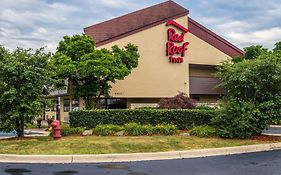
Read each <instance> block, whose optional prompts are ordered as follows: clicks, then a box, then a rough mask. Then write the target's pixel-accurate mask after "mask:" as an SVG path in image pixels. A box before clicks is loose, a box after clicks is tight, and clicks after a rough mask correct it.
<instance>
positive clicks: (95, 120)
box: [69, 109, 216, 129]
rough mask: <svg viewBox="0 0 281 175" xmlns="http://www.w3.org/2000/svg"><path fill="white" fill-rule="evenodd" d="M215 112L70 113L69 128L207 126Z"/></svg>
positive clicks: (141, 110)
mask: <svg viewBox="0 0 281 175" xmlns="http://www.w3.org/2000/svg"><path fill="white" fill-rule="evenodd" d="M215 113H216V112H215V110H200V109H111V110H92V111H74V112H71V113H70V116H69V122H70V126H71V127H86V128H88V129H91V128H95V127H96V126H97V125H99V124H117V125H124V124H127V123H132V122H135V123H139V124H142V125H145V124H150V125H153V126H155V125H158V124H173V125H176V126H177V127H178V128H179V129H191V128H192V127H193V126H200V125H208V124H210V122H211V119H212V118H213V117H214V115H215Z"/></svg>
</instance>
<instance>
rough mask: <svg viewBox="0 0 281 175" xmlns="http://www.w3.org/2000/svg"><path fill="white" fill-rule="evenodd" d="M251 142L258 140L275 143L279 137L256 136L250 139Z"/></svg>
mask: <svg viewBox="0 0 281 175" xmlns="http://www.w3.org/2000/svg"><path fill="white" fill-rule="evenodd" d="M250 139H251V140H260V141H277V140H279V139H280V137H277V136H268V135H256V136H252V137H251V138H250Z"/></svg>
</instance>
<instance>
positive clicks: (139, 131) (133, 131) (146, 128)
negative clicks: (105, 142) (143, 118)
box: [124, 123, 155, 136]
mask: <svg viewBox="0 0 281 175" xmlns="http://www.w3.org/2000/svg"><path fill="white" fill-rule="evenodd" d="M124 131H125V134H126V135H132V136H138V135H152V134H155V131H154V127H153V126H152V125H149V124H147V125H140V124H137V123H128V124H125V125H124Z"/></svg>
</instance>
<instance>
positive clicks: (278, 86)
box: [213, 46, 281, 138]
mask: <svg viewBox="0 0 281 175" xmlns="http://www.w3.org/2000/svg"><path fill="white" fill-rule="evenodd" d="M249 49H250V50H249ZM245 50H246V51H247V52H249V54H252V56H251V57H252V58H251V59H250V58H249V59H248V60H247V59H246V56H247V52H246V55H245V59H244V60H242V61H240V62H234V63H233V62H226V63H224V64H223V65H222V66H221V67H220V68H219V72H218V73H217V77H218V78H219V79H220V80H221V83H220V85H219V86H220V87H222V88H223V89H224V90H225V92H226V96H225V98H224V102H223V104H222V106H221V108H220V110H219V111H218V115H217V116H216V118H215V119H214V120H213V121H214V125H215V126H216V128H218V134H219V135H220V136H221V137H228V138H247V137H250V136H253V135H256V134H260V133H261V132H262V131H263V130H264V129H265V128H266V127H268V125H270V124H271V123H273V122H274V121H276V120H277V119H278V118H281V117H280V115H281V110H280V106H281V102H280V101H281V98H280V96H281V54H280V53H279V52H276V53H272V52H267V51H266V50H265V49H262V48H261V47H259V46H252V47H249V48H248V50H247V49H245ZM257 50H258V51H257Z"/></svg>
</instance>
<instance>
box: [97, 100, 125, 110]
mask: <svg viewBox="0 0 281 175" xmlns="http://www.w3.org/2000/svg"><path fill="white" fill-rule="evenodd" d="M98 108H99V109H126V108H127V100H126V99H121V98H107V99H106V98H103V99H100V100H99V102H98Z"/></svg>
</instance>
